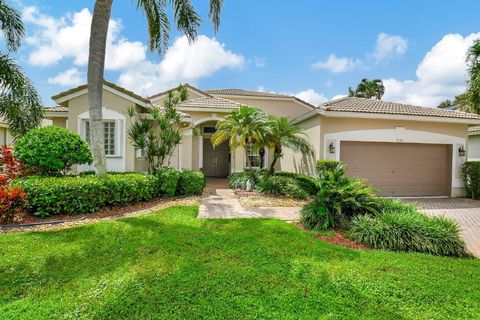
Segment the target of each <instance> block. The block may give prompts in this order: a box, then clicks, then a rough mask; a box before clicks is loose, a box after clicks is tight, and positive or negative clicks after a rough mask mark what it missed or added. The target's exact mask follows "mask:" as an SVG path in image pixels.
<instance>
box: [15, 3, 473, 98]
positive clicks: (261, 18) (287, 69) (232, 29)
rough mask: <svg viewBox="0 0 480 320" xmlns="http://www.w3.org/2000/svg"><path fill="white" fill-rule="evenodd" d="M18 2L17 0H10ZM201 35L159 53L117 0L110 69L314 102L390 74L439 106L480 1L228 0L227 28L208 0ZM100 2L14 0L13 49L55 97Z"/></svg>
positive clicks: (140, 87)
mask: <svg viewBox="0 0 480 320" xmlns="http://www.w3.org/2000/svg"><path fill="white" fill-rule="evenodd" d="M12 1H13V0H12ZM193 2H194V5H195V7H196V8H197V11H198V12H199V13H200V14H201V16H202V18H203V20H204V22H203V24H202V27H201V29H200V32H199V34H200V35H201V36H200V37H199V39H198V40H197V42H195V43H194V44H191V45H190V44H188V42H187V41H186V40H185V38H184V37H182V35H181V34H180V33H178V32H177V31H176V30H172V33H171V41H170V43H171V46H170V48H169V50H168V51H167V52H166V55H165V56H164V57H159V56H158V55H156V54H151V53H149V52H148V50H146V46H145V44H146V43H147V33H146V22H145V19H144V18H143V17H142V15H141V13H140V12H137V11H136V10H135V8H134V5H133V4H132V1H119V0H117V1H114V7H113V11H112V16H111V18H112V22H111V28H110V29H111V36H110V38H109V39H110V44H109V46H108V52H107V55H108V56H107V59H108V61H107V71H106V76H105V77H106V79H107V80H110V81H113V82H116V83H118V84H120V85H123V86H125V87H126V88H127V89H130V90H133V91H135V92H137V93H139V94H142V95H145V96H147V95H150V94H154V93H155V92H158V91H160V90H164V89H166V88H168V87H171V86H174V85H175V84H178V83H179V82H189V83H191V84H193V85H196V86H198V87H200V88H203V89H212V88H225V87H238V88H244V89H255V90H264V91H272V92H281V93H289V94H295V95H297V96H299V97H300V98H302V99H305V100H308V101H309V102H311V103H314V104H318V103H320V102H322V101H324V100H329V99H332V98H334V97H338V96H339V95H345V94H346V93H347V91H348V87H349V86H355V85H356V84H357V83H358V82H359V81H360V79H362V78H365V77H366V78H372V79H373V78H379V79H383V80H384V82H385V85H386V94H385V97H384V99H385V100H392V101H400V102H406V103H414V104H421V105H427V106H435V105H436V104H437V103H438V102H440V101H441V100H443V99H446V98H453V97H454V95H456V94H459V93H461V92H462V91H463V90H464V88H465V63H464V56H465V50H466V49H467V48H468V46H469V45H470V44H471V43H472V41H473V40H474V39H476V38H479V37H480V33H478V32H480V30H479V27H478V24H477V23H476V21H477V20H478V12H480V1H455V2H452V1H446V0H445V1H396V2H393V1H375V2H374V1H328V2H327V1H313V0H312V1H295V2H293V1H273V0H271V1H267V0H264V1H258V0H241V1H240V0H225V3H224V7H223V12H222V18H221V19H222V21H221V26H220V30H219V32H218V33H217V34H214V33H213V29H212V25H211V23H210V22H209V21H208V17H207V13H208V1H206V0H203V1H199V0H194V1H193ZM93 4H94V1H86V0H82V1H64V0H63V1H39V0H21V1H19V0H18V1H14V5H15V6H16V7H17V8H18V9H19V10H20V11H21V12H23V16H24V20H25V23H26V27H27V38H26V40H25V42H24V44H23V47H22V49H21V50H20V51H19V52H18V53H17V54H16V56H17V58H18V59H19V62H20V64H21V66H22V67H23V68H24V70H25V71H26V73H27V74H28V75H29V76H30V77H31V78H32V79H33V81H34V82H35V84H36V86H37V87H38V89H39V90H40V93H41V95H42V97H43V101H44V103H45V105H52V104H53V102H52V101H51V100H50V96H51V95H53V94H56V93H58V92H60V91H63V90H66V89H69V88H71V87H72V86H75V85H78V84H80V83H83V82H85V77H86V57H87V56H88V52H87V50H88V34H89V19H90V16H91V12H92V10H93Z"/></svg>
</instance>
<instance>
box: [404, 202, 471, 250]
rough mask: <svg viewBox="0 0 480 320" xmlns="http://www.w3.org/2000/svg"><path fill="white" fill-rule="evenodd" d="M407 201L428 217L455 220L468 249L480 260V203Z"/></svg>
mask: <svg viewBox="0 0 480 320" xmlns="http://www.w3.org/2000/svg"><path fill="white" fill-rule="evenodd" d="M406 201H407V202H410V203H414V204H416V205H417V206H418V207H419V209H420V210H422V211H423V212H425V213H426V214H427V215H430V216H444V217H446V218H449V219H452V220H455V221H456V222H457V223H458V224H459V225H460V228H461V235H462V237H463V239H464V240H465V244H466V245H467V249H468V250H469V251H470V252H471V253H472V254H473V255H474V256H476V257H478V258H480V201H478V200H471V199H464V198H449V199H408V200H406Z"/></svg>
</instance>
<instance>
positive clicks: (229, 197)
mask: <svg viewBox="0 0 480 320" xmlns="http://www.w3.org/2000/svg"><path fill="white" fill-rule="evenodd" d="M299 211H300V208H299V207H268V208H267V207H258V208H244V207H242V206H241V205H240V202H239V201H238V199H237V197H236V196H235V193H234V192H233V190H232V189H230V188H229V187H228V181H227V180H226V179H213V178H209V179H208V181H207V186H206V187H205V190H204V191H203V196H202V198H201V200H200V209H199V213H198V218H205V219H216V218H222V219H230V218H277V219H281V220H285V221H298V219H299Z"/></svg>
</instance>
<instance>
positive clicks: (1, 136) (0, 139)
mask: <svg viewBox="0 0 480 320" xmlns="http://www.w3.org/2000/svg"><path fill="white" fill-rule="evenodd" d="M12 143H13V137H12V134H11V133H10V130H9V129H8V128H7V127H0V145H4V144H6V145H11V144H12Z"/></svg>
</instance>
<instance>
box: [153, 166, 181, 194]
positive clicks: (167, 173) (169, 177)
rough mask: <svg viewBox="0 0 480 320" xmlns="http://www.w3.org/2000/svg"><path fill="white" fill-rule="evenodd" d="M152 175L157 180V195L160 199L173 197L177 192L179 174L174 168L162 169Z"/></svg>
mask: <svg viewBox="0 0 480 320" xmlns="http://www.w3.org/2000/svg"><path fill="white" fill-rule="evenodd" d="M153 174H154V176H155V178H156V179H157V185H156V189H157V192H156V193H157V195H158V196H160V197H173V196H174V195H175V191H176V190H177V184H178V180H179V179H180V172H179V171H178V170H175V169H174V168H170V167H163V168H160V169H158V170H156V171H155V172H154V173H153Z"/></svg>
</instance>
